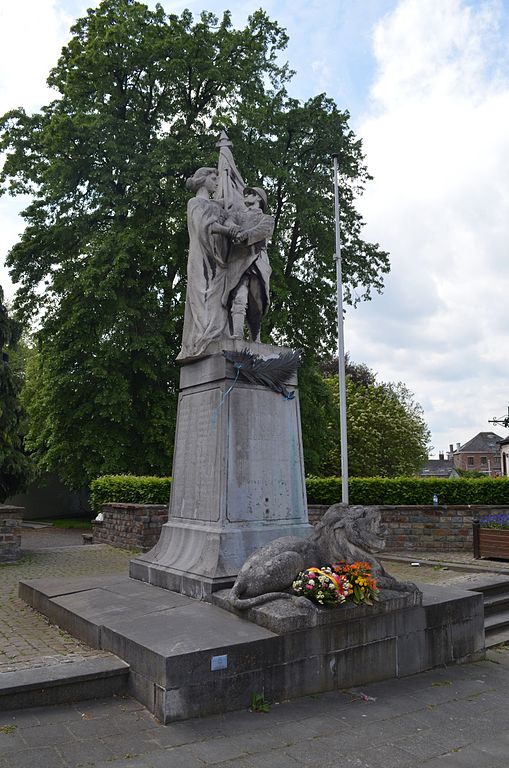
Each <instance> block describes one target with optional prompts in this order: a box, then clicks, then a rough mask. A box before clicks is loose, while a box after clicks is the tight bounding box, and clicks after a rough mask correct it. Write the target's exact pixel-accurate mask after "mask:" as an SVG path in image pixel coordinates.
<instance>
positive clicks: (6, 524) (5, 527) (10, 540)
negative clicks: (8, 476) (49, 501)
mask: <svg viewBox="0 0 509 768" xmlns="http://www.w3.org/2000/svg"><path fill="white" fill-rule="evenodd" d="M23 513H24V509H23V507H13V506H11V505H8V504H0V563H15V562H16V560H19V558H20V556H21V520H22V518H23Z"/></svg>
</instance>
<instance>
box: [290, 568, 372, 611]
mask: <svg viewBox="0 0 509 768" xmlns="http://www.w3.org/2000/svg"><path fill="white" fill-rule="evenodd" d="M292 588H293V591H294V593H295V594H296V595H299V596H302V597H307V598H308V600H312V601H313V602H314V603H318V605H324V606H330V607H334V606H338V605H341V604H342V603H345V602H347V601H350V602H353V603H355V604H356V605H360V604H361V603H365V604H366V605H373V600H377V599H378V596H377V592H378V588H377V585H376V581H375V579H374V578H373V576H372V575H371V567H370V565H369V563H362V562H356V563H333V564H332V565H323V566H322V567H321V568H306V570H305V571H301V572H300V573H299V574H297V576H296V578H295V580H294V582H293V584H292Z"/></svg>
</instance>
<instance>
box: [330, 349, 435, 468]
mask: <svg viewBox="0 0 509 768" xmlns="http://www.w3.org/2000/svg"><path fill="white" fill-rule="evenodd" d="M326 371H327V373H329V375H327V376H326V377H325V378H324V383H325V385H326V387H327V388H328V390H329V394H330V397H331V399H332V401H333V402H334V408H333V409H332V411H329V414H333V415H332V418H329V422H328V430H327V431H326V432H325V438H324V439H323V440H322V442H323V444H324V450H325V451H327V453H326V455H325V456H324V454H323V452H322V454H321V455H322V457H323V458H322V461H321V465H320V473H321V474H325V475H337V474H339V472H340V467H341V453H340V440H339V416H338V411H339V407H338V400H339V396H338V377H337V375H334V374H332V373H331V372H330V370H329V368H328V367H326ZM345 387H346V411H347V412H346V420H347V440H348V471H349V474H350V475H351V476H353V477H372V476H382V477H397V476H400V475H413V474H415V473H416V472H418V471H419V469H420V468H421V467H422V466H423V464H424V462H425V461H426V458H427V455H428V448H429V441H430V432H429V429H428V427H427V424H426V422H425V420H424V415H423V410H422V407H421V406H420V405H419V403H416V402H415V400H414V397H413V395H412V393H411V392H410V391H409V390H408V388H407V387H406V386H405V385H404V384H402V383H401V382H400V383H397V384H394V383H386V382H377V378H376V375H375V374H374V373H373V371H371V370H370V369H369V368H367V366H365V365H356V364H354V363H351V362H349V361H347V364H346V378H345Z"/></svg>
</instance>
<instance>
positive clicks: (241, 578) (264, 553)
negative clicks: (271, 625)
mask: <svg viewBox="0 0 509 768" xmlns="http://www.w3.org/2000/svg"><path fill="white" fill-rule="evenodd" d="M385 535H386V527H385V526H384V525H383V524H382V522H381V515H380V510H379V508H378V507H361V506H351V507H350V506H346V505H343V504H335V505H334V506H332V507H330V508H329V509H328V510H327V512H326V513H325V515H324V516H323V518H322V519H321V520H320V522H319V523H318V524H317V525H316V526H315V527H314V529H313V531H312V533H311V534H310V536H309V537H308V538H306V539H300V538H298V537H297V536H284V537H282V538H280V539H275V540H274V541H272V542H270V544H267V545H266V546H264V547H262V548H261V549H259V550H257V551H256V552H253V554H252V555H251V556H250V557H248V559H247V560H246V562H245V563H244V565H243V566H242V568H241V569H240V572H239V575H238V576H237V579H236V581H235V584H234V585H233V587H232V589H231V592H230V595H229V602H230V603H231V605H232V606H233V607H234V608H237V609H240V610H245V609H248V608H253V607H254V606H256V605H262V604H263V603H267V602H269V601H271V600H279V599H280V598H293V599H299V600H303V599H305V598H295V596H294V595H292V594H290V593H289V591H288V590H289V589H290V587H291V586H292V582H293V580H294V579H295V576H296V575H297V574H298V573H299V572H300V571H303V570H305V569H306V568H311V567H316V568H319V567H320V566H322V565H325V564H327V563H338V562H341V561H344V562H347V563H352V562H355V561H358V560H361V561H364V562H367V563H369V564H370V566H371V572H372V574H373V576H374V577H375V579H376V580H377V584H378V586H379V588H381V589H390V590H397V591H400V592H403V591H404V592H415V591H418V588H417V587H416V586H415V584H412V583H410V582H399V581H396V579H395V578H394V577H392V576H390V575H389V574H388V573H387V572H386V570H385V569H384V567H383V566H382V564H381V563H380V562H379V561H378V560H377V559H376V558H375V557H373V552H378V551H380V550H382V549H383V548H384V546H385Z"/></svg>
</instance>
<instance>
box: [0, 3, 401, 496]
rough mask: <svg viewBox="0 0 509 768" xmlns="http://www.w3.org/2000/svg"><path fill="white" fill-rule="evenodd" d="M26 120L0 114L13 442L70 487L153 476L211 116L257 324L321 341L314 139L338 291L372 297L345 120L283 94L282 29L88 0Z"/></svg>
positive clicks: (330, 333) (323, 298)
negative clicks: (19, 399)
mask: <svg viewBox="0 0 509 768" xmlns="http://www.w3.org/2000/svg"><path fill="white" fill-rule="evenodd" d="M71 33H72V37H71V39H70V41H69V43H68V45H67V46H66V47H64V49H63V50H62V53H61V56H60V58H59V60H58V62H57V65H56V66H55V68H54V69H53V70H52V71H51V73H50V75H49V78H48V83H49V84H50V85H51V86H52V87H53V88H54V89H55V91H56V92H57V97H56V98H55V99H54V100H53V101H52V102H51V103H49V104H47V105H46V106H45V107H43V108H42V109H41V111H40V112H37V113H35V114H31V115H29V114H26V113H25V111H24V110H23V109H14V110H12V111H11V112H9V113H7V114H6V115H4V116H3V117H2V118H1V119H0V131H1V140H0V151H4V152H6V160H5V163H4V166H3V170H2V172H1V174H0V183H1V184H2V189H3V190H4V191H6V190H7V191H8V192H9V193H10V194H13V195H17V194H29V195H31V198H32V202H31V203H30V204H29V205H28V207H27V208H26V210H25V211H24V213H23V216H24V218H25V221H26V229H25V231H24V233H23V234H22V236H21V238H20V240H19V242H18V243H16V245H14V247H13V248H12V250H11V251H10V253H9V256H8V264H9V266H10V269H11V274H12V276H13V278H14V279H15V280H16V281H17V282H19V283H20V289H19V291H18V293H17V296H16V300H15V307H16V310H17V312H18V314H19V316H20V317H21V318H22V319H24V320H25V321H28V320H29V319H30V318H34V317H36V318H37V322H38V328H39V330H38V333H37V347H38V354H37V356H36V369H37V370H36V371H33V372H32V374H33V377H35V378H36V380H37V385H36V386H34V385H33V386H32V389H31V393H32V396H31V402H30V412H31V413H32V415H33V418H31V419H30V427H29V432H28V435H27V445H28V446H29V448H30V449H31V451H32V452H33V454H34V457H35V458H36V461H37V463H38V465H39V466H40V467H43V468H45V469H51V470H54V471H56V472H57V473H58V474H59V475H60V477H61V478H62V479H64V480H65V481H67V482H68V483H69V484H70V485H72V486H75V487H76V486H82V485H84V484H86V483H87V482H88V481H89V479H90V478H92V477H94V476H96V475H98V474H102V473H110V472H126V471H127V472H133V473H154V474H167V473H168V471H169V467H170V461H171V443H172V437H173V431H174V418H175V402H176V400H175V399H176V388H177V370H176V368H175V364H174V360H175V357H176V355H177V353H178V350H179V348H180V338H181V330H182V316H183V299H184V295H185V276H186V256H187V254H186V250H187V231H186V222H185V211H186V201H187V194H186V191H185V179H186V178H187V177H188V176H190V175H191V174H192V173H193V172H194V170H195V169H196V168H197V167H199V166H200V165H215V164H216V162H217V150H216V148H215V137H216V135H217V134H218V133H219V129H220V128H226V130H227V132H228V134H229V135H230V138H231V139H232V140H233V142H234V151H235V157H236V160H237V164H238V166H239V168H240V169H241V171H242V172H243V175H244V177H245V178H246V180H247V181H248V182H249V183H251V184H255V183H256V184H257V185H261V186H263V187H264V188H265V189H266V191H267V193H268V197H269V206H270V209H271V213H273V215H274V217H275V222H276V226H275V231H274V237H273V240H272V243H271V245H270V249H269V258H270V260H271V264H272V267H273V278H272V310H271V312H270V313H269V316H268V318H267V321H266V324H265V327H264V329H263V331H262V336H263V337H264V339H265V340H267V341H269V340H270V341H272V342H274V343H288V344H290V345H292V346H294V347H301V348H303V349H304V350H305V352H306V354H307V355H308V356H312V354H313V353H314V352H315V351H319V350H322V352H325V351H327V350H329V349H330V347H331V344H332V339H333V337H334V314H335V291H334V288H333V286H334V280H335V272H334V262H333V259H332V254H333V251H334V242H333V236H334V229H333V221H332V218H333V204H332V179H331V172H330V151H331V149H334V150H337V151H339V152H340V155H341V182H340V184H341V197H342V233H343V249H342V257H343V276H344V281H345V300H346V301H347V302H352V301H353V297H354V296H356V297H359V298H369V296H370V295H371V292H372V291H373V290H381V288H382V285H383V275H384V274H385V273H386V272H388V269H389V267H388V257H387V254H386V253H385V252H383V251H382V250H381V249H380V248H379V246H378V245H377V244H372V243H367V242H365V241H364V240H363V239H362V227H363V221H362V218H361V216H360V215H359V213H358V212H357V210H356V208H355V201H356V197H357V195H358V194H360V193H361V192H362V189H363V187H364V184H365V183H366V182H367V181H368V179H369V175H368V172H367V170H366V167H365V165H364V158H363V155H362V147H361V143H360V141H359V140H358V139H356V137H355V136H354V134H353V132H352V131H351V130H350V128H349V126H348V117H349V116H348V113H346V112H342V111H341V110H339V109H338V107H337V106H336V104H335V103H334V102H333V100H332V99H330V98H327V97H326V96H325V95H323V94H322V95H318V96H315V97H313V98H310V99H309V100H308V101H306V102H304V103H302V102H299V101H297V100H295V99H292V98H290V97H289V96H288V93H287V84H288V81H289V79H290V77H291V74H292V73H291V72H290V71H289V69H288V67H287V66H286V65H281V64H280V63H279V61H280V53H281V51H282V50H284V47H285V45H286V42H287V37H286V33H285V32H284V30H283V29H281V28H280V27H279V25H278V24H277V23H276V22H273V21H271V20H270V19H269V18H268V16H267V15H266V14H265V13H264V12H263V11H257V12H256V13H254V14H253V15H252V16H251V17H250V18H249V20H248V23H247V25H246V27H245V28H244V29H235V28H234V27H233V26H232V23H231V20H230V14H229V13H228V12H226V13H225V14H224V15H223V17H222V18H221V19H217V18H216V17H215V16H213V15H212V14H210V13H203V14H201V16H200V17H199V18H198V19H197V20H194V19H193V16H192V15H191V13H190V12H189V11H185V12H184V13H182V14H181V15H180V16H177V15H175V14H169V15H167V14H165V12H164V11H163V9H162V8H161V6H159V5H158V6H156V8H155V10H149V9H148V8H147V7H146V6H145V5H144V4H142V3H140V2H136V1H135V0H104V1H103V2H101V3H100V4H99V5H98V6H97V8H94V9H90V10H89V11H88V12H87V15H86V16H85V17H83V18H81V19H79V20H78V21H77V22H76V24H75V25H74V26H73V27H72V29H71Z"/></svg>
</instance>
